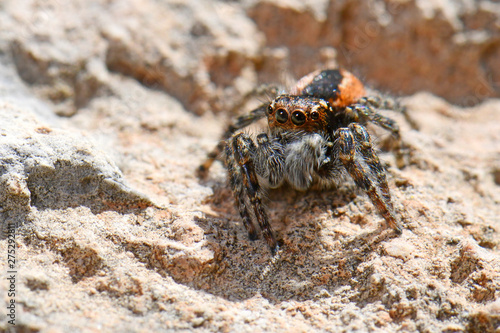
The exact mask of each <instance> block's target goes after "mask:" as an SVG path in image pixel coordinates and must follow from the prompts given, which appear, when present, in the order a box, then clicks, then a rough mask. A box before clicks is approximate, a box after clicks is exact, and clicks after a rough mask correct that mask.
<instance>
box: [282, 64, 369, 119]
mask: <svg viewBox="0 0 500 333" xmlns="http://www.w3.org/2000/svg"><path fill="white" fill-rule="evenodd" d="M290 94H292V95H297V96H307V97H315V98H321V99H324V100H325V101H328V102H329V103H330V105H331V106H332V107H333V108H334V109H338V108H344V107H346V106H349V105H351V104H354V103H356V102H357V101H358V100H359V99H360V98H361V97H363V96H365V88H364V86H363V84H362V83H361V81H359V79H358V78H357V77H355V76H354V75H353V74H352V73H350V72H348V71H346V70H344V69H327V70H322V71H315V72H312V73H310V74H308V75H306V76H304V77H303V78H301V79H300V80H299V81H298V82H297V84H296V85H295V87H294V88H293V89H292V90H291V92H290Z"/></svg>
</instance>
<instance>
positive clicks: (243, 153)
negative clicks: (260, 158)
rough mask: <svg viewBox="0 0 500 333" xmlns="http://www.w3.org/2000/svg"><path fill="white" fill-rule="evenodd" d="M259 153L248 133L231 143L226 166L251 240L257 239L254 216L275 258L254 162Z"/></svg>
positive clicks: (273, 242) (228, 147)
mask: <svg viewBox="0 0 500 333" xmlns="http://www.w3.org/2000/svg"><path fill="white" fill-rule="evenodd" d="M256 150H257V147H256V145H255V143H254V142H253V141H252V139H250V137H249V136H248V135H246V134H244V133H240V134H238V135H235V136H234V137H232V138H231V139H230V140H228V143H227V146H226V165H227V169H228V173H229V181H230V183H231V189H232V190H233V194H234V197H235V199H236V203H237V205H238V208H239V210H240V215H241V218H242V219H243V224H244V225H245V228H246V229H247V231H248V235H249V237H250V239H252V240H254V239H256V238H257V233H256V231H255V226H254V224H253V222H252V219H251V214H253V215H254V216H255V219H256V220H257V223H258V224H259V227H260V229H261V231H262V235H263V236H264V238H265V239H266V242H267V244H268V245H269V248H270V249H271V252H272V254H273V255H274V254H276V249H277V243H276V239H275V238H274V234H273V230H272V228H271V225H270V224H269V220H268V217H267V213H266V211H265V209H264V205H263V203H262V201H263V200H262V193H263V191H262V189H261V187H260V185H259V182H258V179H257V173H256V171H255V165H254V161H253V156H254V155H255V152H256ZM250 212H251V213H250Z"/></svg>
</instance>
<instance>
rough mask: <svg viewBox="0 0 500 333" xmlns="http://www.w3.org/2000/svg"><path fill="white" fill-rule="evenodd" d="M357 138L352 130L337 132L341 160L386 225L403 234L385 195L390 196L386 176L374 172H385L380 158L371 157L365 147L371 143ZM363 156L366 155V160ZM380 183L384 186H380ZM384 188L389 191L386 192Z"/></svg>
mask: <svg viewBox="0 0 500 333" xmlns="http://www.w3.org/2000/svg"><path fill="white" fill-rule="evenodd" d="M356 136H359V134H353V132H352V131H351V129H350V128H340V129H338V130H337V131H336V132H335V134H334V140H336V141H337V142H338V147H339V158H340V160H341V162H342V164H343V165H344V167H345V168H346V170H347V172H348V173H349V174H350V175H351V177H352V178H353V179H354V182H355V183H356V185H357V186H358V187H360V188H362V189H363V190H364V191H365V192H366V193H367V194H368V196H369V197H370V200H371V201H372V203H373V205H374V206H375V208H376V209H377V211H378V212H379V214H380V215H382V217H383V218H384V219H385V221H386V223H387V224H388V225H389V226H390V227H391V228H392V229H394V230H395V231H396V232H397V233H401V231H402V230H401V226H400V223H399V221H398V220H397V218H396V216H395V214H394V212H393V208H392V203H391V201H390V197H388V196H387V195H384V193H383V192H384V191H387V194H388V186H387V181H386V180H385V176H384V177H383V179H382V177H380V176H379V175H378V174H377V172H375V173H374V172H373V170H380V171H381V172H383V170H382V167H381V166H380V163H379V162H378V158H376V159H375V158H373V157H370V155H371V154H370V153H369V151H370V149H371V148H370V149H368V148H364V147H363V145H368V144H369V141H368V142H367V141H366V140H365V141H364V142H363V143H358V142H357V140H356V138H355V137H356ZM368 138H369V137H368ZM360 146H361V147H360ZM357 147H358V149H359V150H360V152H361V156H359V155H358V154H357V153H356V150H357V149H356V148H357ZM363 150H364V153H363ZM363 155H366V157H367V159H366V160H365V157H363ZM373 155H374V154H373ZM370 164H371V165H370ZM377 164H378V165H377ZM379 177H380V178H379ZM380 182H381V183H382V185H380V184H379V183H380ZM384 188H385V189H387V190H384Z"/></svg>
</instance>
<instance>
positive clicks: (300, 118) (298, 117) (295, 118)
mask: <svg viewBox="0 0 500 333" xmlns="http://www.w3.org/2000/svg"><path fill="white" fill-rule="evenodd" d="M305 122H306V115H305V113H304V112H302V111H294V112H293V113H292V123H293V124H294V125H297V126H300V125H302V124H303V123H305Z"/></svg>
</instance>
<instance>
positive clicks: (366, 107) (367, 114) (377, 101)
mask: <svg viewBox="0 0 500 333" xmlns="http://www.w3.org/2000/svg"><path fill="white" fill-rule="evenodd" d="M378 109H388V110H395V111H396V110H400V109H401V110H402V109H403V108H402V107H401V106H400V105H399V104H398V103H397V102H396V101H395V100H393V99H388V98H387V99H381V98H379V97H363V98H361V99H359V101H358V102H357V103H356V104H353V105H351V106H349V107H347V108H346V111H347V112H349V113H351V114H352V118H353V120H355V121H358V119H368V120H370V121H371V122H373V123H375V124H377V125H378V126H380V127H382V128H384V129H386V130H388V131H390V132H391V134H392V135H393V136H394V137H395V138H397V139H398V140H399V139H400V135H399V126H398V124H396V122H395V121H394V120H392V119H391V118H388V117H386V116H383V115H381V114H380V113H378V112H377V110H378Z"/></svg>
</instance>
